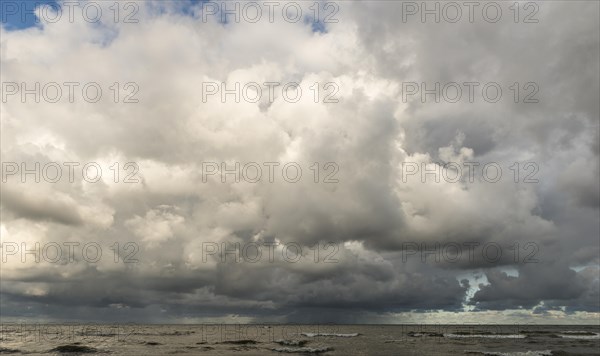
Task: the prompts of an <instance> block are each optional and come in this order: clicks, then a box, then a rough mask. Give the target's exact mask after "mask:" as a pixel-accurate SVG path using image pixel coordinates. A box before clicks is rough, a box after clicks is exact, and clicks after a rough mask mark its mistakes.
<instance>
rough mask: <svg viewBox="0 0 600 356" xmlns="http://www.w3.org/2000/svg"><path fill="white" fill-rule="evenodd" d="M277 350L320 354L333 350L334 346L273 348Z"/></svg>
mask: <svg viewBox="0 0 600 356" xmlns="http://www.w3.org/2000/svg"><path fill="white" fill-rule="evenodd" d="M273 351H275V352H284V353H290V354H291V353H305V354H306V353H309V354H320V353H323V352H327V351H333V347H328V346H324V347H279V348H275V349H273Z"/></svg>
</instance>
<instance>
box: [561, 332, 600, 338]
mask: <svg viewBox="0 0 600 356" xmlns="http://www.w3.org/2000/svg"><path fill="white" fill-rule="evenodd" d="M564 333H565V334H568V335H564V334H558V336H560V337H562V338H565V339H579V340H593V339H600V334H596V335H577V334H578V333H581V331H579V332H576V331H574V332H564ZM569 334H570V335H569Z"/></svg>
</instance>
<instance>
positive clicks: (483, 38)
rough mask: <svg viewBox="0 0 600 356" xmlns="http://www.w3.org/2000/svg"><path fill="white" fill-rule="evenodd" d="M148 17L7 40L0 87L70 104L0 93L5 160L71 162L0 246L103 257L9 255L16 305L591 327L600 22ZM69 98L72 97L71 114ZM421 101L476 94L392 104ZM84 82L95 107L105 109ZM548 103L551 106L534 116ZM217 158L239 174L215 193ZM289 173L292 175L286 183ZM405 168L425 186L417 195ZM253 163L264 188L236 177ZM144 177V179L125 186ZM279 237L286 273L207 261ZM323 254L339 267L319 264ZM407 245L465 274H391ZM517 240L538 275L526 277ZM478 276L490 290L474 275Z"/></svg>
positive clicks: (37, 194)
mask: <svg viewBox="0 0 600 356" xmlns="http://www.w3.org/2000/svg"><path fill="white" fill-rule="evenodd" d="M136 4H137V5H138V6H139V11H138V12H136V15H135V17H136V18H137V19H138V20H139V21H138V22H137V23H124V22H122V21H119V22H116V23H115V22H114V21H112V19H106V20H103V21H101V22H100V23H91V22H86V21H85V20H84V19H81V18H76V19H75V21H74V22H69V21H66V18H63V19H61V21H58V22H56V23H43V24H42V25H41V26H39V27H31V28H26V29H19V30H7V28H5V27H2V29H1V31H2V39H3V40H2V48H1V51H2V76H3V82H4V83H9V82H11V83H12V82H14V83H26V87H27V89H30V88H33V87H34V85H35V82H40V83H41V86H42V87H43V86H44V84H47V83H51V82H55V83H58V84H59V86H60V87H61V88H62V93H63V98H62V99H61V100H60V101H58V102H57V103H50V102H48V101H47V100H45V98H41V99H42V100H40V103H36V102H35V100H34V99H33V98H34V96H33V94H28V95H27V96H26V102H25V103H22V102H21V96H20V94H17V95H12V96H8V99H7V102H6V103H3V105H2V107H1V109H0V110H1V115H2V144H1V148H2V153H1V159H2V162H26V163H27V164H28V166H27V167H33V164H34V163H35V162H41V165H42V166H43V165H44V164H46V163H48V162H58V163H59V164H61V165H62V164H64V163H65V162H78V163H80V166H78V167H77V168H76V169H75V171H74V179H73V181H69V180H68V179H67V175H66V171H64V172H63V176H62V179H61V180H60V181H59V182H57V183H48V182H45V181H42V182H41V183H33V182H32V181H31V179H30V178H31V176H26V178H27V183H22V182H21V180H22V176H21V172H19V173H17V174H15V175H12V176H10V177H9V179H8V181H7V183H4V182H3V187H2V214H3V219H2V232H3V236H2V241H3V243H7V242H16V243H21V242H27V243H28V244H31V243H34V242H40V243H41V245H42V248H43V246H45V245H47V244H49V243H58V244H59V245H61V246H64V243H65V242H67V243H68V242H78V243H80V246H81V247H82V246H83V245H85V244H86V243H92V242H95V243H98V244H99V246H101V248H102V252H103V254H102V258H101V259H100V260H99V261H98V262H93V263H90V262H89V261H88V260H86V258H87V257H89V256H86V255H83V254H82V253H83V252H82V251H80V250H78V251H76V252H77V254H76V263H69V262H68V261H66V260H65V256H63V258H61V259H60V263H58V264H57V263H50V262H48V261H45V260H43V259H42V261H41V262H40V263H33V262H32V260H31V258H32V257H31V256H29V260H27V261H26V262H25V263H22V262H21V261H20V259H19V260H16V259H15V257H14V256H9V258H11V259H10V261H9V262H8V263H6V264H4V265H3V279H2V282H1V286H2V296H3V298H2V303H3V304H2V307H3V310H4V309H5V307H6V308H8V307H10V308H11V309H13V308H16V309H14V310H16V311H15V312H14V314H15V315H17V316H18V315H20V314H19V313H23V315H26V314H27V313H28V312H27V311H26V308H27V307H31V308H33V310H36V311H37V312H39V313H40V315H44V316H49V317H52V318H60V317H61V315H62V316H63V317H64V315H66V314H69V312H68V310H69V307H72V308H73V309H72V310H75V309H76V310H78V312H79V313H81V315H87V316H91V317H92V318H99V319H102V318H108V319H111V318H113V319H115V320H116V319H120V318H127V317H130V318H132V319H139V320H146V321H148V320H149V321H161V320H163V321H164V320H173V319H177V320H180V319H178V318H192V319H193V318H196V317H198V318H201V317H209V316H210V317H219V316H223V315H233V314H239V315H243V316H244V317H248V318H251V319H252V320H261V318H275V319H279V320H288V321H293V320H317V319H318V318H319V317H322V320H326V319H327V320H330V321H331V320H334V321H335V320H338V321H342V320H347V321H360V320H375V319H377V318H378V317H375V316H374V315H379V317H381V316H382V315H392V314H394V313H405V312H412V311H414V312H431V311H438V310H441V311H446V312H458V311H463V309H465V307H467V308H469V307H472V306H475V310H476V311H477V312H479V313H481V314H480V315H483V314H484V313H485V312H486V311H490V312H498V313H500V312H502V311H504V310H510V309H519V308H526V309H528V310H531V311H532V312H542V311H543V310H546V309H547V310H551V311H555V310H561V311H563V310H564V311H566V312H595V313H597V312H598V304H597V303H596V304H594V303H593V302H592V299H593V298H594V297H596V296H597V295H598V283H597V278H596V279H594V273H595V272H594V271H597V270H594V269H584V270H580V271H579V272H576V271H574V270H573V269H572V268H580V267H582V266H590V265H591V266H595V265H597V264H598V261H599V258H598V253H599V246H598V239H597V238H598V236H599V234H600V231H599V227H598V206H599V204H598V201H599V192H600V187H599V184H598V179H597V178H598V167H599V164H598V129H597V128H598V120H599V118H600V110H599V107H598V100H597V96H598V95H597V94H598V92H599V91H600V88H599V87H598V83H599V81H600V73H599V68H598V66H597V63H598V43H599V42H600V41H599V36H600V35H599V34H598V31H597V29H598V28H597V27H598V16H597V14H598V4H597V3H594V2H586V3H581V4H578V5H577V6H573V5H572V4H567V3H562V2H553V3H544V4H540V7H541V8H542V10H543V11H540V12H539V13H538V14H537V16H538V19H539V22H538V23H532V24H526V23H517V24H515V23H514V21H512V19H510V18H503V19H502V21H499V22H498V23H489V22H486V21H484V20H482V19H481V18H480V19H478V20H476V21H474V22H470V21H468V19H465V18H463V19H462V20H461V21H459V22H457V23H448V22H445V21H442V22H441V23H422V22H421V21H418V20H416V21H415V20H414V19H411V20H410V21H406V22H405V21H401V19H399V16H400V17H401V14H402V3H391V2H342V3H339V4H338V5H339V12H338V13H337V14H336V15H335V17H336V18H338V19H339V21H338V22H330V23H325V22H324V23H320V25H319V26H320V29H321V30H320V31H314V28H313V26H312V24H311V23H310V21H304V20H302V21H298V22H289V21H284V20H282V19H281V18H278V19H277V20H275V21H269V18H268V17H267V16H263V17H262V18H261V20H260V21H258V22H256V23H250V22H248V21H240V22H239V23H238V22H236V21H227V22H226V23H223V21H219V18H218V17H216V16H209V17H208V18H207V20H206V21H204V20H203V14H205V12H203V10H204V11H206V8H205V7H204V8H203V5H202V4H201V3H199V4H186V5H185V6H184V5H183V3H178V2H176V3H171V2H162V1H157V2H152V1H144V2H137V3H136ZM108 5H110V4H106V5H104V4H102V6H108ZM308 6H310V4H308V3H306V4H304V3H302V8H303V10H304V13H305V14H310V13H311V9H310V8H308ZM506 11H508V10H507V9H506ZM106 13H108V14H110V13H111V11H109V9H106ZM507 14H510V12H507V13H506V14H505V15H507ZM594 14H596V15H594ZM507 16H508V15H507ZM374 19H377V21H375V20H374ZM531 44H535V46H536V50H531ZM473 81H477V82H480V83H481V84H480V85H479V86H478V87H477V89H476V90H475V92H474V93H475V94H474V95H475V96H476V97H475V100H474V102H469V100H468V95H467V90H466V89H465V86H464V84H463V83H464V82H473ZM65 82H79V83H80V85H78V86H76V87H75V89H74V92H73V93H74V94H73V95H74V98H73V99H74V100H73V102H70V101H69V100H68V97H67V93H68V87H67V86H66V85H65V84H64V83H65ZM254 82H255V83H259V84H260V85H261V86H263V85H264V84H263V83H265V82H279V83H281V85H280V86H277V87H276V88H275V89H274V91H273V97H272V98H269V97H268V93H269V92H268V89H267V88H266V87H263V88H262V96H261V98H260V100H258V101H257V102H250V101H249V100H244V97H243V95H242V94H240V95H239V96H240V97H241V98H238V99H239V100H236V98H235V94H227V95H226V96H225V99H226V100H225V101H226V102H225V103H224V102H222V97H221V93H218V94H216V95H212V96H210V97H209V98H208V100H204V99H205V98H204V96H203V94H205V92H204V90H205V89H206V83H217V84H218V86H219V88H220V89H221V90H222V89H223V88H221V87H220V85H221V83H225V84H224V85H225V89H228V90H231V89H232V88H235V85H236V83H240V87H244V84H247V83H254ZM292 82H294V83H298V84H299V87H300V88H301V90H302V96H301V97H300V98H299V100H298V101H297V102H295V103H292V102H289V100H287V97H286V94H288V95H291V93H287V92H284V91H283V89H282V87H283V85H284V84H286V83H292ZM409 82H410V83H417V84H419V85H420V83H423V82H425V83H427V88H428V89H430V88H434V87H435V82H440V83H441V84H440V85H441V86H442V87H443V86H444V84H445V83H449V82H456V83H458V85H459V86H461V87H462V88H463V97H462V99H461V100H460V101H459V102H457V103H450V102H447V101H445V100H441V102H440V103H435V102H434V101H433V102H432V101H431V100H432V98H433V96H432V95H429V96H427V95H426V96H425V98H426V99H427V102H426V103H423V102H422V100H420V99H421V97H420V94H417V95H415V96H414V97H411V100H403V95H404V94H406V93H405V91H404V90H405V89H406V88H405V86H404V85H403V83H409ZM492 82H493V83H497V84H498V85H499V86H501V87H502V89H503V96H502V98H501V100H500V101H498V102H496V103H490V102H488V101H486V100H484V99H483V97H482V94H481V88H482V87H483V86H484V84H486V83H492ZM515 82H518V83H519V84H518V87H519V90H520V91H519V94H518V95H517V99H518V101H519V102H517V103H515V100H514V95H516V94H515V90H514V88H513V89H510V87H511V86H512V85H513V84H514V83H515ZM529 82H531V83H533V84H535V85H534V86H527V84H528V83H529ZM86 83H87V84H90V83H92V84H94V87H99V88H101V90H102V96H101V97H100V98H99V99H98V101H97V102H95V103H91V102H88V101H89V100H87V99H89V98H88V97H86V95H91V94H88V93H92V89H90V91H89V92H85V93H84V92H82V89H83V87H84V86H85V84H86ZM115 83H116V84H115ZM315 83H316V86H315ZM328 83H330V84H331V85H329V86H327V85H326V84H328ZM531 83H530V84H531ZM535 86H537V88H538V90H537V93H536V94H535V98H537V99H539V102H537V103H524V102H523V100H524V98H525V96H526V95H528V94H530V93H531V90H532V88H535ZM117 88H118V93H117V91H116V90H117ZM248 93H249V92H248ZM326 97H330V98H331V97H333V98H335V99H338V101H337V102H329V103H328V102H325V98H326ZM127 98H129V99H132V98H133V99H135V100H137V101H138V102H137V103H136V102H129V103H128V102H124V101H126V99H127ZM315 98H316V99H317V100H315ZM115 99H116V100H115ZM413 99H414V100H413ZM115 101H117V102H115ZM89 162H97V163H98V165H99V166H100V167H101V169H102V177H101V179H100V180H99V181H98V182H95V183H90V182H89V181H88V180H87V179H86V177H85V176H84V172H83V171H82V167H83V166H84V165H85V164H86V163H89ZM115 162H118V163H119V165H118V167H117V166H114V164H115ZM127 162H135V163H136V164H137V168H136V169H134V168H133V166H130V167H129V168H127V167H126V166H125V164H126V163H127ZM470 162H476V163H478V164H479V166H477V167H476V169H475V170H474V173H473V180H472V181H471V178H470V176H469V173H468V172H467V170H466V169H464V170H463V174H462V176H461V177H460V178H459V179H458V180H457V181H454V182H449V181H448V180H447V179H440V180H439V182H436V181H435V179H434V177H433V175H431V174H429V175H425V176H424V177H425V181H423V178H422V177H423V176H421V173H422V170H424V169H427V170H429V171H431V170H438V172H443V173H444V174H446V173H447V174H455V173H456V172H455V171H453V168H448V164H449V163H454V164H458V165H459V166H461V167H463V168H464V167H465V166H464V165H465V164H466V163H470ZM528 162H529V163H534V165H526V163H528ZM203 163H204V164H203ZM205 163H211V164H212V163H216V166H217V167H219V169H223V168H225V169H227V170H229V171H230V172H231V171H232V170H235V169H236V167H237V166H236V163H239V164H240V168H239V169H238V170H237V173H229V174H227V175H225V176H223V175H222V173H219V172H216V173H215V174H214V175H210V176H207V175H206V164H205ZM289 163H294V164H296V165H297V167H300V169H301V172H302V174H301V176H299V180H298V181H297V182H292V180H293V179H292V180H290V175H292V172H293V169H292V170H288V171H286V170H285V167H287V166H286V164H289ZM489 163H494V164H496V165H497V166H498V167H501V170H502V175H501V176H500V178H499V180H498V181H497V182H490V181H486V179H487V176H485V173H486V172H484V171H483V167H484V166H485V165H486V164H489ZM515 163H517V164H516V165H515ZM315 164H316V165H315ZM407 164H416V167H418V168H419V171H418V172H417V173H416V174H414V175H411V176H410V177H408V178H409V179H408V180H405V178H407V177H406V171H405V169H406V166H407ZM257 166H258V167H260V169H261V174H262V175H261V178H260V179H259V180H258V182H256V183H252V182H249V181H248V180H247V179H238V180H239V182H236V181H235V180H236V174H238V175H242V173H240V172H244V170H243V169H242V168H243V167H246V168H244V169H248V170H250V171H252V172H254V171H253V170H254V169H256V167H257ZM115 167H117V168H116V169H117V171H118V172H119V175H118V176H116V175H115ZM3 168H4V167H3ZM270 169H272V171H270ZM294 169H295V168H294ZM517 169H518V174H517V173H516V170H517ZM132 172H134V173H132ZM245 172H246V173H247V172H248V171H245ZM132 174H133V175H132ZM440 174H441V173H440ZM132 176H133V177H134V178H135V179H136V181H137V183H126V182H125V180H126V179H127V177H130V178H131V177H132ZM238 178H239V177H238ZM270 178H272V179H270ZM515 179H516V180H517V182H515ZM526 179H531V180H534V179H535V180H537V183H532V182H528V181H524V180H526ZM223 180H225V182H223ZM269 242H276V243H278V244H279V245H278V247H277V249H276V252H277V253H278V254H279V256H280V257H279V258H278V259H277V260H276V261H273V262H271V261H268V260H265V258H266V257H265V258H263V259H261V260H260V261H258V262H256V263H250V262H248V261H243V262H241V263H235V262H231V261H226V262H225V263H223V261H220V260H219V259H218V257H219V255H216V256H208V258H207V250H206V246H207V244H216V246H219V248H221V247H222V246H223V245H221V244H222V243H225V244H228V245H226V246H229V247H230V248H231V246H232V244H234V243H238V244H240V245H241V246H248V244H252V243H269ZM115 243H118V246H117V245H114V244H115ZM127 243H131V244H130V245H126V244H127ZM327 243H332V245H331V246H336V248H337V250H336V251H337V252H336V253H335V258H336V259H337V262H336V263H323V261H322V259H323V258H325V257H326V256H328V255H329V253H331V251H332V250H324V249H323V246H325V244H327ZM406 243H416V244H421V243H425V244H429V246H431V245H432V244H435V243H439V244H441V245H447V244H449V243H450V244H451V243H456V244H459V245H462V244H464V243H477V244H478V246H479V247H478V248H477V249H476V250H475V252H476V253H475V256H474V258H472V259H471V258H467V257H466V255H463V257H462V258H460V260H459V261H458V262H456V263H452V262H449V261H448V260H444V259H443V260H442V261H440V262H437V263H435V262H432V260H431V259H428V261H427V262H425V263H423V262H421V261H420V260H419V259H418V258H415V259H412V260H410V261H408V262H407V261H403V260H402V255H403V253H406V248H405V247H406ZM490 243H495V244H498V246H501V249H502V252H503V255H502V256H500V257H499V258H498V259H496V260H494V261H490V260H489V259H486V258H485V256H484V255H482V253H481V248H482V246H484V245H486V244H490ZM528 243H533V244H534V246H535V248H536V249H537V250H535V258H536V259H537V260H539V263H533V264H524V262H523V258H526V257H527V256H528V253H531V251H532V250H531V249H530V248H526V247H525V246H531V245H527V244H528ZM286 244H287V245H289V244H297V245H298V246H300V247H301V248H302V250H303V252H304V256H303V257H302V259H301V261H299V262H294V263H291V262H289V261H286V260H285V259H283V260H282V258H281V253H282V251H283V249H284V246H287V245H286ZM515 244H518V245H515ZM317 245H318V246H319V247H318V248H317V250H318V251H319V252H320V253H321V255H320V256H319V258H320V259H318V262H315V260H314V255H312V254H314V253H315V246H317ZM115 246H117V251H116V252H115V251H114V248H115ZM211 246H212V245H211ZM511 246H512V247H514V246H518V247H517V252H519V253H520V254H519V255H518V258H515V251H514V248H513V249H512V250H511V249H510V247H511ZM63 248H64V247H63ZM19 253H20V252H19ZM263 253H264V254H265V255H263V256H266V253H267V252H266V250H264V251H263ZM233 254H235V252H233V253H232V255H229V256H228V257H229V258H231V257H232V256H233ZM16 256H17V257H20V255H16ZM127 258H130V259H135V260H137V262H136V263H124V260H125V259H127ZM115 260H116V261H117V262H115ZM502 268H515V269H517V270H518V271H519V275H518V276H517V277H514V276H511V275H507V274H505V273H503V272H502V270H501V269H502ZM590 268H591V267H590ZM481 273H483V274H485V276H486V277H487V280H488V284H485V285H481V286H477V284H476V283H474V282H473V280H470V279H465V278H464V276H465V275H466V274H467V275H468V274H471V275H473V274H481ZM596 277H597V275H596ZM477 288H479V289H478V290H477ZM473 293H474V294H473ZM470 295H473V297H472V298H471V297H470ZM43 305H49V306H50V307H48V308H45V307H41V306H43ZM117 305H118V306H121V308H120V309H119V310H118V312H115V311H114V309H115V306H117ZM26 306H27V307H26ZM544 308H546V309H544ZM207 309H212V310H213V311H212V312H205V310H207ZM160 310H167V311H168V312H166V313H162V312H160ZM348 311H356V313H357V314H356V315H357V316H348V315H347V314H348ZM103 313H106V314H103ZM118 313H122V314H121V315H120V316H117V314H118ZM165 314H168V315H165ZM170 318H173V319H170ZM311 318H313V319H311ZM377 320H379V319H377Z"/></svg>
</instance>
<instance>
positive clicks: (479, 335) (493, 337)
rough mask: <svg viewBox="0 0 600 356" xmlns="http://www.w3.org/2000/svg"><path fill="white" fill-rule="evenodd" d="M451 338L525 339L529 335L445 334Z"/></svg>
mask: <svg viewBox="0 0 600 356" xmlns="http://www.w3.org/2000/svg"><path fill="white" fill-rule="evenodd" d="M444 337H447V338H450V339H460V338H486V339H524V338H526V337H527V336H526V335H521V334H444Z"/></svg>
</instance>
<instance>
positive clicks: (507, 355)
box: [465, 350, 553, 356]
mask: <svg viewBox="0 0 600 356" xmlns="http://www.w3.org/2000/svg"><path fill="white" fill-rule="evenodd" d="M465 353H467V354H478V355H484V356H552V355H553V353H552V350H543V351H532V350H531V351H512V352H495V351H465Z"/></svg>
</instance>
